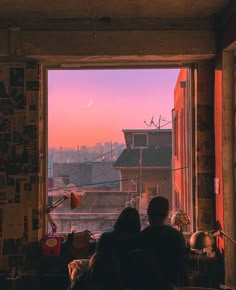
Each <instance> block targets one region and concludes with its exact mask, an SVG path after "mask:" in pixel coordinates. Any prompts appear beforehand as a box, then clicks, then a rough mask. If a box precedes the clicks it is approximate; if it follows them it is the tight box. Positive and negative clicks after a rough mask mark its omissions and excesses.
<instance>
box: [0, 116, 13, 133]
mask: <svg viewBox="0 0 236 290" xmlns="http://www.w3.org/2000/svg"><path fill="white" fill-rule="evenodd" d="M0 132H2V133H11V120H10V119H9V117H8V118H7V117H2V116H0Z"/></svg>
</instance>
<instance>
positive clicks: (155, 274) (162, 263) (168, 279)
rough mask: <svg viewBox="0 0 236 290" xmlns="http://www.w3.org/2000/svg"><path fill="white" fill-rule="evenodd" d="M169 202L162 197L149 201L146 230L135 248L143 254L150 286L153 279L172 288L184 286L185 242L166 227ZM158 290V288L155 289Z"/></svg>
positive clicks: (153, 281) (176, 231) (170, 228)
mask: <svg viewBox="0 0 236 290" xmlns="http://www.w3.org/2000/svg"><path fill="white" fill-rule="evenodd" d="M168 213H169V202H168V200H167V199H166V198H164V197H162V196H156V197H154V198H152V199H151V201H150V203H149V205H148V208H147V215H148V221H149V224H150V225H149V226H148V227H146V228H145V229H144V230H142V231H141V233H140V236H139V240H138V247H139V248H140V249H141V250H143V251H144V253H145V259H146V260H145V259H144V263H147V267H149V268H150V269H149V271H148V274H149V275H148V278H150V286H151V285H152V283H155V279H157V281H158V279H159V278H161V281H160V282H161V283H170V284H173V285H176V286H183V285H184V284H185V281H184V280H185V278H186V274H185V253H186V251H185V241H184V236H183V234H182V233H181V232H180V231H178V230H176V229H175V228H173V227H171V226H169V225H167V224H166V219H167V218H168ZM157 289H159V288H157Z"/></svg>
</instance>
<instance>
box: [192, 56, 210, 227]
mask: <svg viewBox="0 0 236 290" xmlns="http://www.w3.org/2000/svg"><path fill="white" fill-rule="evenodd" d="M196 91H197V92H196V96H195V111H196V116H195V118H196V119H195V120H196V123H195V140H196V152H195V163H196V166H195V175H196V182H197V184H196V201H197V229H198V230H211V229H212V228H214V223H215V209H214V199H215V197H214V186H213V180H214V173H215V169H214V110H213V109H214V107H213V100H214V65H213V62H211V61H203V62H199V63H198V64H197V85H196Z"/></svg>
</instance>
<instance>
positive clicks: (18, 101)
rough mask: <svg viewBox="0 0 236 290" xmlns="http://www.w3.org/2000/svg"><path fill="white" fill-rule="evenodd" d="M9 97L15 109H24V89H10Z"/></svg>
mask: <svg viewBox="0 0 236 290" xmlns="http://www.w3.org/2000/svg"><path fill="white" fill-rule="evenodd" d="M9 95H10V99H11V100H12V102H13V103H14V105H15V108H16V109H18V110H24V109H25V104H26V100H25V94H24V88H22V87H19V88H18V87H10V88H9Z"/></svg>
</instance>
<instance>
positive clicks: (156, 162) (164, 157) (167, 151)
mask: <svg viewBox="0 0 236 290" xmlns="http://www.w3.org/2000/svg"><path fill="white" fill-rule="evenodd" d="M140 159H142V167H167V166H171V159H172V150H171V146H158V147H157V148H145V149H142V158H140V149H125V150H124V151H123V152H122V153H121V155H120V156H119V158H118V159H117V160H116V162H115V163H114V165H113V166H114V167H139V166H140Z"/></svg>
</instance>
